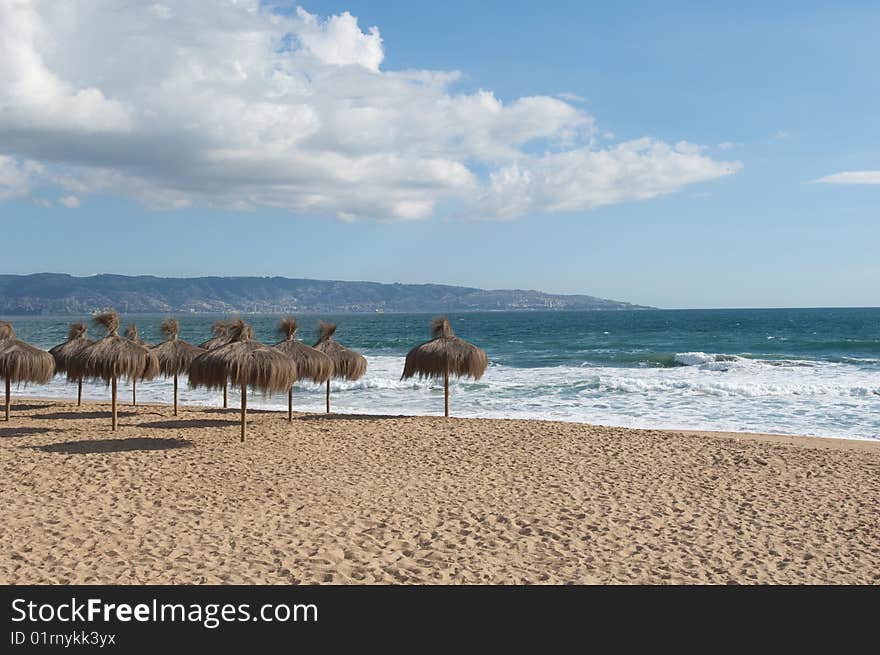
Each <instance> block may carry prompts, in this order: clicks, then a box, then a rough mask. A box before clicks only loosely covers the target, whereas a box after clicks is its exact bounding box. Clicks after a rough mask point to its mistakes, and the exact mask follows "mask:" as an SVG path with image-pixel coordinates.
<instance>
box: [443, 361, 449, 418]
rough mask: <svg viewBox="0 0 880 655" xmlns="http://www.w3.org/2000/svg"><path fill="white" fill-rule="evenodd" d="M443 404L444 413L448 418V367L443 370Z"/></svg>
mask: <svg viewBox="0 0 880 655" xmlns="http://www.w3.org/2000/svg"><path fill="white" fill-rule="evenodd" d="M443 406H444V411H445V415H446V417H447V418H449V368H448V367H447V369H446V370H445V371H443Z"/></svg>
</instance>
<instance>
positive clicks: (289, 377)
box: [189, 320, 296, 441]
mask: <svg viewBox="0 0 880 655" xmlns="http://www.w3.org/2000/svg"><path fill="white" fill-rule="evenodd" d="M230 336H231V337H232V340H231V341H230V342H229V343H227V344H226V345H225V346H218V347H217V348H214V349H213V350H209V351H207V352H205V353H203V354H201V355H199V356H198V357H196V358H195V359H194V360H193V361H192V364H190V367H189V383H190V385H192V386H194V387H207V388H208V389H220V388H222V387H223V385H224V384H226V383H227V381H228V382H229V383H231V384H233V385H235V386H238V387H241V440H242V441H244V440H245V432H246V430H247V388H248V387H252V388H254V389H258V390H260V391H262V392H263V393H275V392H282V391H287V390H288V389H290V387H291V385H292V384H293V383H294V381H295V380H296V363H295V362H294V361H293V359H291V358H290V357H288V356H287V355H285V354H284V353H282V352H280V351H278V350H276V349H275V348H270V347H269V346H265V345H263V344H262V343H260V342H258V341H255V340H254V331H253V330H252V329H251V326H250V325H248V324H247V323H245V322H244V321H242V320H238V321H236V322H235V323H234V324H233V326H232V327H231V329H230Z"/></svg>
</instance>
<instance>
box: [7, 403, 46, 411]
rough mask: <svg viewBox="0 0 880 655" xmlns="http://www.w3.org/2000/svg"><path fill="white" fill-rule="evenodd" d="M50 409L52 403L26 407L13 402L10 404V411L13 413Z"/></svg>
mask: <svg viewBox="0 0 880 655" xmlns="http://www.w3.org/2000/svg"><path fill="white" fill-rule="evenodd" d="M50 407H52V403H43V404H41V405H28V404H23V403H15V402H13V403H12V407H11V408H10V409H11V410H12V411H13V412H16V411H19V410H20V411H22V412H27V411H30V410H32V409H49V408H50Z"/></svg>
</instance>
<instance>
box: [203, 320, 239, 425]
mask: <svg viewBox="0 0 880 655" xmlns="http://www.w3.org/2000/svg"><path fill="white" fill-rule="evenodd" d="M233 325H234V322H233V321H214V325H212V326H211V331H212V332H213V333H214V336H213V337H211V338H210V339H208V340H207V341H203V342H202V343H200V344H199V348H204V349H205V350H214V348H217V347H219V346H225V345H226V344H227V343H229V341H230V339H231V338H232V337H230V336H229V335H230V332H231V330H232V326H233ZM226 389H227V385H226V384H225V383H224V384H223V409H226V407H227V405H228V402H227V396H228V392H227V390H226Z"/></svg>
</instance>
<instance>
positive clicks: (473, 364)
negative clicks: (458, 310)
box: [400, 317, 489, 416]
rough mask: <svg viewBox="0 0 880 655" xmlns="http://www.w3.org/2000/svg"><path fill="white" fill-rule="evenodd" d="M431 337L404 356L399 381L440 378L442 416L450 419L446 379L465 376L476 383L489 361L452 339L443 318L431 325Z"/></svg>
mask: <svg viewBox="0 0 880 655" xmlns="http://www.w3.org/2000/svg"><path fill="white" fill-rule="evenodd" d="M431 333H432V334H433V336H434V338H433V339H431V340H430V341H428V342H426V343H423V344H422V345H420V346H416V347H415V348H413V349H412V350H410V351H409V352H408V353H407V355H406V363H405V364H404V366H403V375H401V376H400V379H401V380H405V379H407V378H411V377H412V376H414V375H418V376H419V377H420V378H443V395H444V407H445V415H446V416H449V376H450V375H455V376H456V377H461V376H464V375H466V376H469V377H472V378H474V379H475V380H479V379H480V378H481V377H482V375H483V373H485V372H486V366H488V364H489V359H488V358H487V357H486V353H485V352H484V351H482V350H480V349H479V348H477V347H476V346H475V345H474V344H472V343H468V342H467V341H465V340H464V339H459V338H458V337H457V336H455V332H453V331H452V326H451V325H450V324H449V319H447V318H446V317H441V318H435V319H434V320H433V321H432V323H431Z"/></svg>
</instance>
